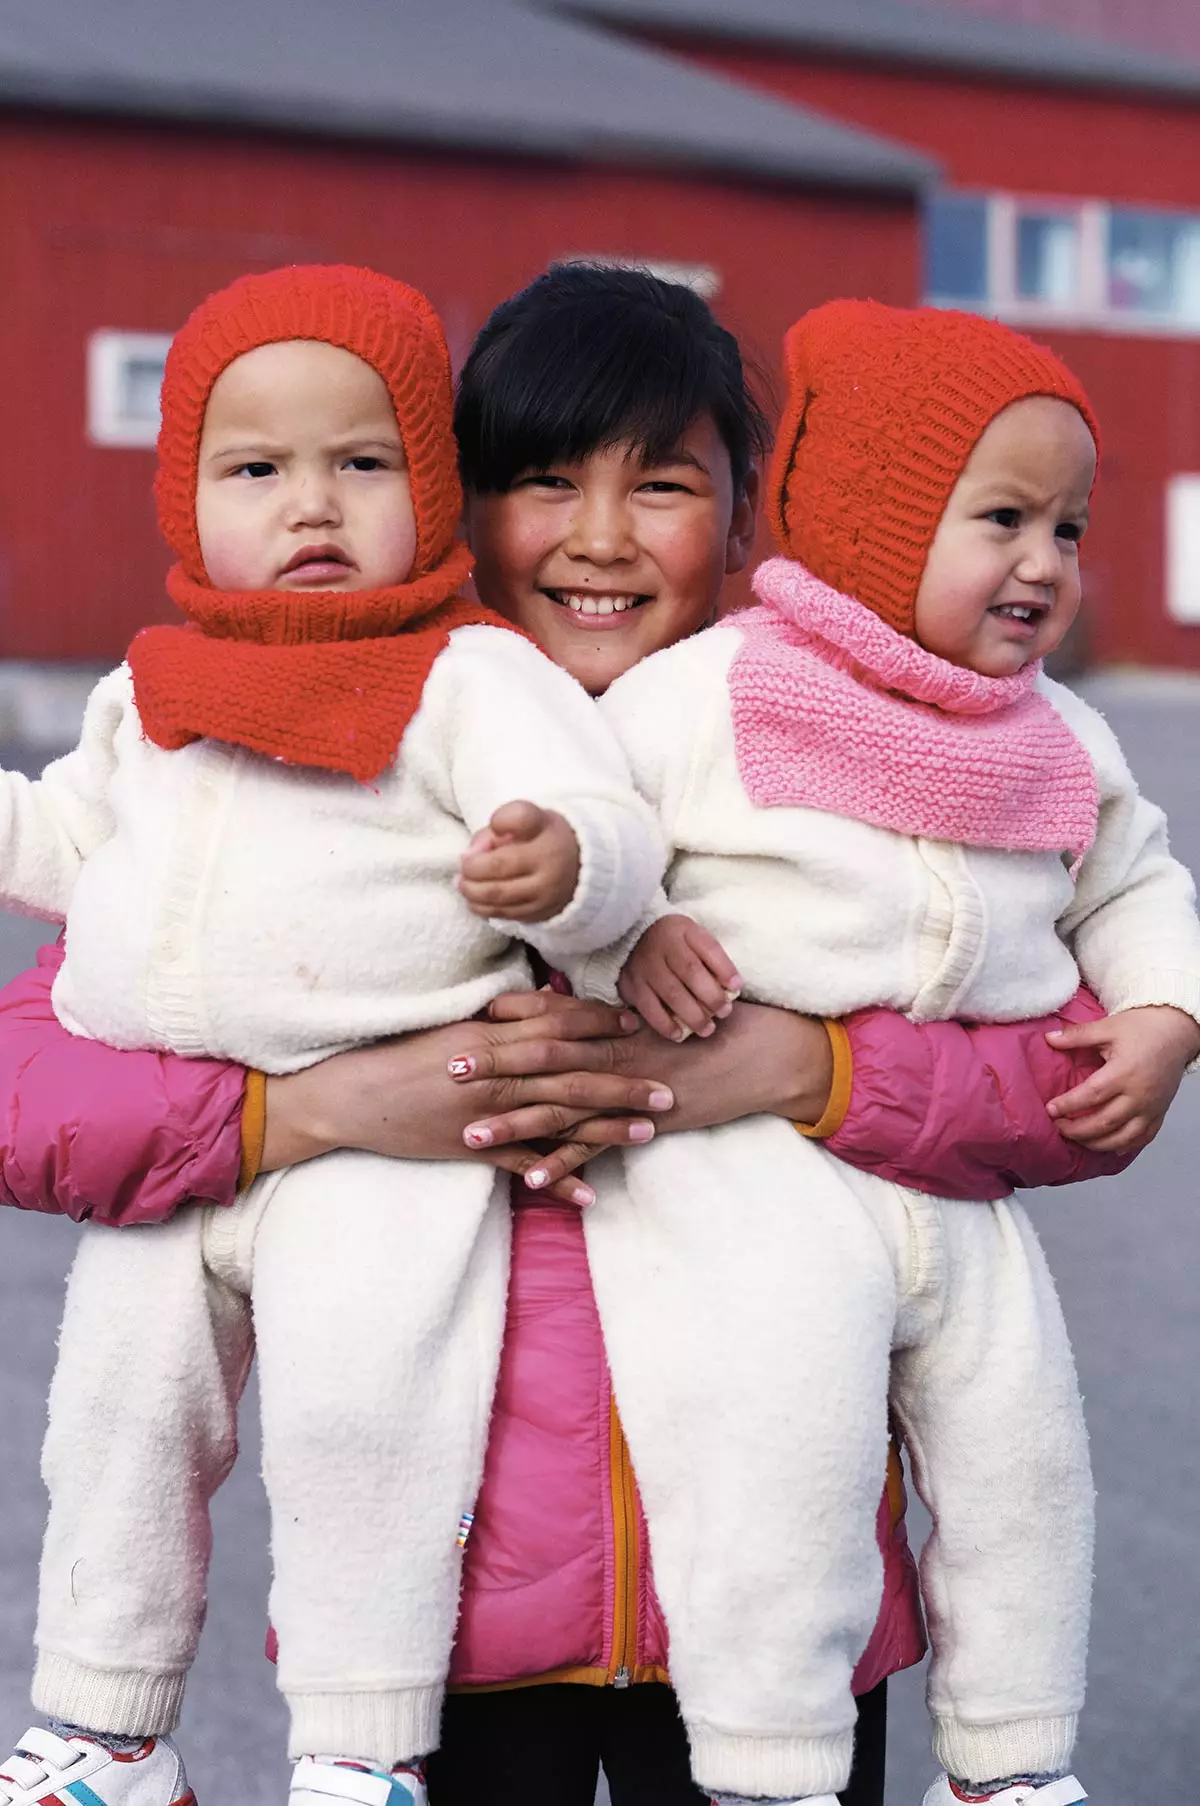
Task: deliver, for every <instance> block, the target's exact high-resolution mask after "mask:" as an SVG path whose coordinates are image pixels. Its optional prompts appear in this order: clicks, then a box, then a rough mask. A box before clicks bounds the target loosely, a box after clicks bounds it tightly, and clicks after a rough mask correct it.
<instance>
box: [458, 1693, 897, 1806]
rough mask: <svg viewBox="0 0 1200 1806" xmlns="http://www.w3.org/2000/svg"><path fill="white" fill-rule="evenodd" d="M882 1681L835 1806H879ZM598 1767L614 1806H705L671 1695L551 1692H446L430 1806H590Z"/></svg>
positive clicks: (868, 1698) (863, 1718) (863, 1706)
mask: <svg viewBox="0 0 1200 1806" xmlns="http://www.w3.org/2000/svg"><path fill="white" fill-rule="evenodd" d="M886 1741H887V1682H886V1681H882V1682H881V1683H880V1685H879V1686H878V1687H876V1688H875V1690H874V1692H873V1693H868V1694H865V1695H864V1696H863V1698H862V1699H860V1700H859V1702H858V1728H857V1731H856V1732H855V1738H854V1772H853V1774H852V1775H851V1777H850V1785H849V1787H848V1788H847V1790H846V1792H845V1793H844V1794H841V1795H840V1796H839V1798H840V1799H841V1801H842V1806H883V1771H884V1746H885V1744H886ZM601 1768H603V1770H604V1773H605V1775H606V1777H607V1779H608V1787H609V1792H610V1794H611V1795H612V1803H613V1806H705V1796H704V1795H703V1794H702V1793H701V1792H700V1791H699V1789H698V1788H697V1787H696V1786H695V1785H694V1783H693V1781H692V1777H691V1771H690V1769H689V1767H688V1748H687V1736H686V1734H685V1732H684V1729H683V1721H682V1720H681V1719H680V1716H679V1712H678V1710H677V1708H676V1705H675V1695H674V1694H673V1693H672V1691H671V1689H670V1688H669V1687H663V1686H657V1685H655V1684H654V1683H653V1682H645V1683H643V1684H642V1685H640V1686H636V1687H625V1688H617V1687H585V1686H577V1685H572V1684H568V1685H553V1686H537V1687H514V1688H513V1689H512V1690H511V1692H506V1693H454V1694H451V1695H450V1696H449V1697H448V1698H447V1700H446V1707H445V1712H444V1715H443V1718H442V1747H441V1749H440V1750H439V1751H438V1752H437V1754H436V1755H435V1756H433V1757H431V1759H430V1762H429V1806H484V1803H485V1802H486V1806H593V1802H594V1800H595V1798H596V1783H597V1781H598V1779H599V1775H600V1770H601Z"/></svg>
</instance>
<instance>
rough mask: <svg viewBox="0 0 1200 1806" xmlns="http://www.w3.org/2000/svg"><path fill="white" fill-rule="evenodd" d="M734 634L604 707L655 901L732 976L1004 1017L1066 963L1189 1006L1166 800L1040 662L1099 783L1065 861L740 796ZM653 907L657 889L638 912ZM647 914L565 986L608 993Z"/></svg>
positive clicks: (656, 663) (1068, 989) (1195, 999)
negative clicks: (633, 791)
mask: <svg viewBox="0 0 1200 1806" xmlns="http://www.w3.org/2000/svg"><path fill="white" fill-rule="evenodd" d="M741 642H742V634H741V632H740V630H739V629H738V627H737V625H736V621H734V622H731V623H729V624H727V625H723V626H719V627H715V628H712V629H710V630H709V631H708V632H706V633H702V634H698V635H697V636H696V637H695V638H693V639H690V640H685V641H682V642H681V643H680V644H678V645H676V646H672V647H669V648H668V649H667V650H666V651H663V652H659V653H656V654H655V655H654V657H653V658H649V659H646V660H645V661H644V662H643V663H642V664H640V665H638V666H637V667H636V668H635V669H634V670H632V671H630V672H628V673H627V674H626V675H625V676H624V677H622V678H621V679H620V680H619V681H618V682H617V683H615V684H614V685H613V686H612V688H611V689H610V690H609V691H608V693H607V695H606V696H604V697H603V698H602V700H601V703H600V711H601V713H602V714H603V716H604V717H605V719H606V720H607V722H608V723H609V725H610V726H611V727H612V728H613V729H614V730H615V732H616V734H617V737H618V738H619V739H620V741H621V743H622V745H623V746H624V748H625V752H626V755H627V757H628V759H629V762H630V766H631V768H632V771H633V776H634V781H635V783H636V784H637V786H638V789H639V790H640V791H641V793H642V795H643V796H645V797H646V798H647V799H648V800H649V801H650V803H651V804H652V805H653V807H654V809H655V811H656V813H657V815H658V819H659V822H660V824H661V826H662V830H663V833H664V834H665V836H666V839H667V841H668V843H669V845H670V846H671V848H672V863H671V865H670V868H669V871H668V876H667V881H666V889H667V894H668V896H669V899H670V904H669V907H670V908H671V909H674V910H678V911H680V912H682V913H683V914H685V915H689V916H692V917H693V918H694V919H695V920H696V921H698V922H700V923H701V924H702V925H703V926H704V927H706V928H708V929H709V930H711V932H712V933H713V934H715V935H716V937H717V939H718V940H719V941H720V942H721V943H722V945H723V946H724V948H725V950H726V952H727V953H728V954H729V956H730V958H731V959H732V960H733V962H734V964H735V965H736V967H737V969H738V971H739V972H740V973H741V975H742V977H743V979H744V980H745V992H744V995H746V996H747V997H749V998H752V999H755V1000H757V1001H759V1002H763V1003H772V1004H777V1005H780V1006H782V1007H784V1008H787V1009H793V1010H800V1011H804V1012H811V1013H815V1014H818V1015H829V1016H841V1015H845V1014H846V1013H847V1012H849V1011H851V1010H856V1009H862V1008H865V1007H867V1006H868V1005H872V1004H880V1005H886V1006H887V1007H889V1008H892V1009H896V1010H902V1011H904V1012H905V1013H906V1014H907V1015H909V1016H910V1017H911V1018H912V1019H913V1020H914V1021H917V1022H928V1021H938V1020H949V1019H952V1018H960V1019H963V1020H977V1021H985V1022H1013V1021H1022V1020H1026V1019H1028V1018H1029V1017H1031V1016H1040V1015H1042V1014H1043V1013H1045V1012H1047V1011H1051V1010H1054V1009H1057V1008H1058V1007H1059V1006H1060V1005H1061V1004H1063V1003H1064V1002H1065V1001H1066V999H1067V998H1068V997H1070V996H1071V995H1072V994H1073V993H1074V991H1075V990H1076V988H1077V987H1078V984H1079V982H1080V977H1081V976H1082V978H1083V979H1084V980H1085V981H1086V983H1087V984H1089V985H1090V986H1091V987H1092V988H1093V989H1094V990H1095V991H1096V993H1097V995H1098V996H1099V998H1100V1000H1101V1002H1102V1003H1103V1004H1104V1006H1105V1008H1106V1009H1107V1010H1108V1011H1109V1013H1110V1014H1111V1013H1112V1012H1114V1011H1117V1010H1124V1009H1133V1008H1135V1007H1136V1006H1138V1005H1139V1004H1172V1005H1174V1006H1175V1007H1176V1008H1177V1009H1181V1010H1184V1011H1186V1012H1187V1014H1188V1015H1190V1016H1194V1017H1196V1018H1197V1020H1200V923H1198V922H1197V918H1196V910H1195V887H1194V885H1193V883H1192V879H1191V876H1190V874H1189V873H1188V871H1187V870H1186V869H1185V867H1183V866H1182V865H1180V864H1179V862H1178V861H1177V860H1175V859H1172V858H1171V856H1170V853H1169V851H1168V848H1167V830H1166V821H1165V818H1164V816H1163V814H1162V811H1161V810H1160V809H1157V808H1155V807H1154V805H1153V804H1151V803H1148V802H1147V801H1146V800H1145V798H1144V797H1142V796H1140V795H1139V793H1138V788H1137V785H1136V783H1135V782H1134V779H1133V775H1132V773H1131V772H1130V770H1129V767H1128V765H1127V764H1126V762H1125V758H1124V755H1123V754H1122V752H1121V749H1120V747H1119V746H1118V744H1117V741H1116V739H1115V737H1114V735H1113V733H1112V731H1111V729H1110V728H1109V727H1108V726H1107V724H1106V723H1105V721H1104V720H1103V718H1102V717H1101V716H1100V715H1099V714H1097V712H1096V711H1095V709H1093V708H1090V707H1089V706H1088V704H1087V703H1085V702H1083V701H1081V699H1080V698H1079V697H1078V696H1076V695H1074V694H1073V693H1072V692H1071V691H1070V690H1067V689H1065V688H1063V686H1062V685H1060V684H1056V683H1053V682H1052V681H1051V680H1050V679H1048V678H1043V679H1042V680H1041V688H1042V690H1043V692H1044V694H1045V695H1046V696H1047V698H1048V699H1049V701H1050V702H1051V703H1052V704H1053V705H1054V707H1055V708H1056V709H1057V710H1058V711H1059V713H1060V714H1061V715H1062V717H1063V719H1064V720H1065V721H1066V722H1067V723H1068V725H1069V726H1070V727H1071V729H1072V731H1073V732H1074V733H1075V734H1076V735H1077V736H1078V738H1079V739H1080V740H1081V741H1082V743H1083V745H1084V747H1085V748H1086V750H1087V752H1088V754H1089V755H1090V757H1091V759H1092V763H1093V765H1094V767H1095V771H1096V776H1097V781H1098V784H1099V792H1100V815H1099V826H1098V829H1097V834H1096V840H1095V843H1094V845H1093V846H1092V848H1091V850H1090V851H1089V852H1088V854H1087V856H1086V857H1085V859H1084V860H1083V862H1082V864H1081V866H1080V868H1079V870H1078V872H1077V873H1076V874H1075V876H1074V878H1072V876H1071V874H1070V871H1069V869H1068V866H1069V862H1068V861H1067V860H1066V859H1065V858H1064V857H1060V856H1058V855H1056V854H1054V853H1010V852H1003V851H998V850H993V849H989V848H982V847H964V846H956V845H951V844H948V843H947V842H944V841H930V840H919V839H913V838H910V837H908V836H905V835H901V834H896V833H893V832H891V831H890V830H888V829H884V828H875V827H870V826H868V825H867V824H865V823H863V822H858V821H851V820H848V819H846V818H845V817H842V816H836V815H831V814H828V813H826V812H824V811H822V810H817V809H804V808H788V807H779V808H769V809H760V808H756V807H755V805H754V804H752V803H751V801H750V799H749V797H748V796H747V795H746V792H745V789H744V788H743V785H742V781H741V777H740V775H739V772H738V762H737V754H736V751H735V748H734V739H733V726H732V720H731V714H730V703H729V683H728V673H729V666H730V664H731V662H732V660H733V658H734V656H735V654H736V653H737V651H738V648H739V647H740V645H741ZM666 907H667V905H666V904H665V902H663V901H662V900H661V899H660V901H659V903H658V904H657V905H656V908H655V910H654V911H653V912H651V913H652V915H653V914H656V913H663V911H664V909H665V908H666ZM649 919H651V918H650V917H648V918H647V920H649ZM644 926H645V922H643V923H642V924H639V928H638V929H637V930H635V931H634V932H633V933H632V934H631V935H630V936H628V937H627V938H626V940H625V941H624V942H623V943H621V944H620V945H618V946H617V947H615V948H612V949H609V950H608V951H607V952H606V953H603V954H600V955H598V956H595V957H593V958H587V959H584V960H581V961H576V962H572V964H573V967H574V971H573V976H574V977H575V978H576V980H577V986H578V988H580V989H582V990H583V991H586V992H587V993H588V994H590V995H594V996H613V995H615V983H616V979H617V976H618V975H619V973H620V969H621V965H622V963H623V961H624V959H625V958H626V957H627V955H628V952H629V951H630V949H631V948H632V946H633V944H634V942H635V941H636V938H637V934H638V932H640V930H641V928H643V927H644Z"/></svg>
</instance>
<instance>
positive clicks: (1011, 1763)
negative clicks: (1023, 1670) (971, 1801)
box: [933, 1712, 1079, 1786]
mask: <svg viewBox="0 0 1200 1806" xmlns="http://www.w3.org/2000/svg"><path fill="white" fill-rule="evenodd" d="M1078 1728H1079V1717H1078V1714H1076V1713H1074V1712H1072V1713H1069V1714H1068V1715H1067V1716H1066V1717H1064V1718H1011V1719H1008V1720H1006V1721H1005V1722H1004V1723H1003V1724H963V1723H962V1721H961V1720H960V1719H956V1718H936V1719H935V1720H934V1725H933V1753H934V1755H935V1757H936V1758H937V1760H938V1761H939V1762H940V1763H941V1765H942V1767H943V1768H944V1769H945V1770H946V1773H947V1774H948V1775H953V1776H954V1778H955V1780H957V1781H971V1782H973V1783H975V1784H977V1785H979V1786H982V1785H983V1784H984V1783H985V1782H988V1781H1007V1780H1009V1779H1011V1778H1012V1777H1013V1776H1014V1775H1057V1774H1061V1773H1062V1772H1063V1770H1064V1769H1066V1768H1069V1767H1070V1763H1071V1751H1072V1750H1073V1749H1074V1748H1075V1736H1076V1732H1077V1731H1078Z"/></svg>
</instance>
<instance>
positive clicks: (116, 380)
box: [87, 328, 171, 448]
mask: <svg viewBox="0 0 1200 1806" xmlns="http://www.w3.org/2000/svg"><path fill="white" fill-rule="evenodd" d="M170 346H171V334H170V333H162V332H116V331H111V330H109V329H108V328H104V329H102V330H101V331H99V332H93V333H92V335H91V337H90V338H89V339H88V345H87V436H88V438H89V440H90V441H91V443H92V444H93V445H109V446H126V447H130V448H145V447H147V446H153V445H154V444H155V442H156V441H157V439H158V428H159V417H158V413H157V411H156V412H155V414H154V415H153V416H151V415H148V414H136V413H132V412H131V411H130V409H129V406H128V397H127V392H126V373H127V371H128V369H129V366H130V364H132V363H134V362H137V363H143V362H147V361H153V362H155V363H165V361H166V356H167V352H168V351H169V350H170Z"/></svg>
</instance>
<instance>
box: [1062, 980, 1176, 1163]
mask: <svg viewBox="0 0 1200 1806" xmlns="http://www.w3.org/2000/svg"><path fill="white" fill-rule="evenodd" d="M1046 1039H1047V1041H1049V1043H1050V1045H1051V1046H1052V1047H1061V1048H1069V1047H1094V1048H1096V1049H1097V1050H1098V1051H1099V1053H1100V1055H1101V1057H1102V1059H1103V1061H1104V1065H1103V1066H1102V1067H1101V1069H1100V1071H1099V1072H1095V1073H1093V1074H1092V1076H1091V1077H1090V1078H1088V1079H1085V1080H1084V1081H1083V1084H1082V1085H1076V1086H1075V1088H1074V1090H1072V1091H1064V1092H1063V1094H1062V1096H1061V1097H1056V1098H1054V1099H1053V1100H1052V1102H1051V1103H1049V1104H1048V1105H1047V1106H1046V1107H1047V1109H1048V1110H1049V1112H1050V1115H1051V1116H1052V1117H1054V1119H1055V1121H1056V1122H1057V1123H1058V1126H1059V1129H1060V1131H1061V1132H1062V1134H1063V1135H1065V1136H1066V1137H1067V1139H1068V1141H1078V1142H1082V1144H1083V1145H1084V1147H1088V1148H1094V1149H1096V1150H1097V1151H1098V1152H1099V1153H1102V1154H1129V1153H1137V1152H1140V1150H1141V1149H1142V1148H1144V1147H1148V1146H1149V1144H1150V1143H1151V1142H1152V1141H1153V1140H1154V1137H1155V1136H1156V1135H1157V1134H1158V1131H1159V1129H1160V1128H1161V1127H1162V1122H1163V1117H1164V1116H1165V1115H1166V1113H1167V1108H1168V1106H1169V1105H1170V1102H1171V1099H1172V1098H1173V1097H1174V1096H1175V1093H1176V1091H1178V1089H1179V1081H1180V1079H1181V1078H1182V1077H1183V1074H1184V1071H1185V1069H1186V1067H1187V1066H1188V1064H1189V1062H1190V1061H1192V1060H1194V1059H1195V1058H1196V1055H1197V1054H1198V1053H1200V1028H1198V1027H1197V1025H1196V1023H1195V1022H1194V1021H1193V1020H1192V1018H1191V1017H1190V1016H1188V1015H1186V1014H1185V1013H1184V1012H1183V1010H1176V1009H1172V1008H1170V1007H1169V1006H1168V1005H1165V1004H1164V1005H1155V1006H1153V1007H1148V1008H1145V1009H1138V1010H1121V1011H1120V1012H1119V1013H1118V1014H1117V1015H1115V1016H1105V1017H1103V1018H1102V1019H1101V1020H1100V1021H1099V1022H1077V1023H1072V1024H1070V1025H1069V1026H1068V1027H1067V1028H1062V1029H1054V1030H1052V1031H1051V1033H1050V1034H1048V1035H1047V1036H1046Z"/></svg>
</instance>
